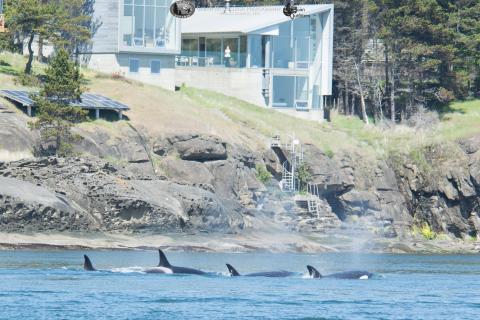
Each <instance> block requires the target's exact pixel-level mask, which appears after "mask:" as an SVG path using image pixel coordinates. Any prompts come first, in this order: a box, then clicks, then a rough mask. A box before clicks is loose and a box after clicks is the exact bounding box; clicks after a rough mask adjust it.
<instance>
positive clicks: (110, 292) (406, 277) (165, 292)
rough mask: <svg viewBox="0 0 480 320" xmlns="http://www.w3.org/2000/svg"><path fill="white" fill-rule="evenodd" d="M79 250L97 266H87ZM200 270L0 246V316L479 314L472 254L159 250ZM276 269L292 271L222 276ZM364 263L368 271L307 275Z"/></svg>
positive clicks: (141, 259)
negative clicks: (352, 276)
mask: <svg viewBox="0 0 480 320" xmlns="http://www.w3.org/2000/svg"><path fill="white" fill-rule="evenodd" d="M84 253H87V254H88V255H89V256H90V258H91V260H92V262H93V264H94V266H95V267H96V268H97V269H100V270H101V271H98V272H85V271H83V269H82V263H83V254H84ZM167 256H168V258H169V260H170V263H172V264H173V265H179V266H190V267H195V268H199V269H202V270H205V271H209V272H211V273H209V274H208V275H206V276H194V275H160V274H145V273H142V272H141V270H143V269H144V268H146V267H151V266H155V265H156V264H157V263H158V256H157V252H156V251H89V252H83V251H4V252H0V319H116V320H118V319H209V320H210V319H479V317H480V255H475V256H474V255H470V256H460V255H428V256H422V255H393V254H348V253H326V254H312V255H310V254H266V253H258V254H245V253H243V254H240V253H239V254H217V253H186V252H182V253H173V252H169V253H167ZM227 262H228V263H230V264H232V265H233V266H235V267H236V268H237V269H238V271H239V272H240V273H242V272H243V273H247V272H255V271H266V270H274V269H277V270H279V269H284V270H289V271H295V272H298V274H297V275H296V276H293V277H290V278H249V277H228V276H226V267H225V263H227ZM307 264H312V265H313V266H316V267H317V268H318V270H319V271H320V272H322V273H324V274H328V273H332V272H338V271H345V270H352V269H366V270H369V271H371V272H374V273H375V274H376V276H375V278H374V279H371V280H334V279H309V278H307V277H306V276H305V274H306V271H307V270H306V268H305V266H306V265H307Z"/></svg>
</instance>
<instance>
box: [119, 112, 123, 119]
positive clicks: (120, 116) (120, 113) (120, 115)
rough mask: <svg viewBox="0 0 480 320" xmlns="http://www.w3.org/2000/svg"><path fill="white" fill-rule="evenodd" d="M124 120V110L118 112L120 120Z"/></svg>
mask: <svg viewBox="0 0 480 320" xmlns="http://www.w3.org/2000/svg"><path fill="white" fill-rule="evenodd" d="M122 119H123V113H122V110H118V120H122Z"/></svg>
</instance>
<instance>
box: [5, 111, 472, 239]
mask: <svg viewBox="0 0 480 320" xmlns="http://www.w3.org/2000/svg"><path fill="white" fill-rule="evenodd" d="M76 131H77V133H79V134H80V135H81V136H82V137H83V140H82V141H81V142H80V143H79V144H78V145H76V151H77V152H79V153H81V154H82V156H81V157H76V158H56V157H50V158H31V157H30V158H28V159H25V157H27V156H31V154H32V150H33V147H34V145H35V139H36V136H35V135H34V134H32V133H31V131H30V130H29V129H28V126H27V119H26V118H25V117H23V116H21V115H18V114H15V113H11V112H8V110H5V109H3V110H2V109H1V108H0V161H3V162H0V230H7V231H25V230H32V231H45V230H57V231H61V230H70V231H83V230H100V231H116V232H117V231H118V232H120V231H135V232H139V231H146V232H184V231H188V232H200V231H202V232H203V231H207V232H213V231H226V232H237V231H239V230H242V229H255V228H261V227H264V228H266V229H267V230H269V228H270V227H272V226H273V225H276V226H278V225H281V226H282V228H287V229H290V230H293V231H295V232H305V233H318V234H324V233H326V232H338V231H339V230H340V229H341V230H355V231H358V230H360V231H362V230H367V231H368V232H373V233H374V234H375V235H378V236H380V237H396V236H400V237H403V236H408V235H409V234H410V231H411V227H412V226H413V225H414V224H417V225H418V224H421V223H424V222H427V223H428V224H429V225H430V226H431V227H432V228H433V230H434V231H436V232H442V233H448V234H451V235H454V236H456V237H465V236H477V235H479V234H480V229H479V228H480V220H479V215H480V200H479V199H480V197H479V195H480V137H478V136H477V137H472V138H470V139H466V140H464V141H460V142H459V143H458V144H455V145H454V146H449V148H448V149H445V147H442V146H432V147H431V148H428V149H426V150H424V154H425V161H423V162H421V163H418V162H415V161H413V160H412V159H409V158H407V157H406V156H404V157H403V158H399V159H396V158H391V159H388V160H378V159H374V160H372V159H369V160H367V159H364V158H362V157H361V156H359V155H356V154H348V153H338V154H335V155H332V154H326V153H324V152H322V150H320V149H319V148H317V147H315V146H313V145H305V146H304V151H305V152H304V158H303V159H304V160H303V164H304V169H305V172H304V173H303V174H304V176H303V177H302V179H303V180H305V181H303V183H304V186H305V185H306V183H308V184H310V185H311V186H315V187H316V188H317V189H318V197H317V198H316V199H315V204H314V205H315V207H316V208H317V207H318V211H317V212H312V210H309V205H308V204H309V202H308V199H309V198H308V194H307V195H305V194H303V193H305V192H302V194H297V195H293V194H288V193H283V192H281V191H280V188H279V182H280V180H281V179H282V169H283V163H284V162H285V161H287V160H288V159H289V156H290V155H289V153H288V151H287V150H284V149H281V148H275V149H273V150H266V151H264V152H263V154H259V153H256V152H254V151H252V150H248V149H246V148H245V147H243V146H241V145H235V144H230V143H227V142H226V141H223V140H222V138H221V137H216V136H211V135H201V134H197V133H175V134H170V135H167V136H164V137H162V138H153V137H146V136H144V135H143V134H142V130H138V129H136V128H134V127H132V126H131V125H129V124H127V123H117V124H116V125H115V126H113V125H112V124H109V123H96V124H95V125H93V126H91V125H89V124H84V125H82V126H80V127H79V128H76ZM19 158H24V159H23V160H18V159H19ZM258 166H260V167H265V168H266V169H267V170H268V172H270V173H271V174H272V179H271V180H270V181H268V182H265V181H264V180H263V182H260V181H259V179H258V177H257V175H258V173H257V167H258ZM304 191H305V190H304Z"/></svg>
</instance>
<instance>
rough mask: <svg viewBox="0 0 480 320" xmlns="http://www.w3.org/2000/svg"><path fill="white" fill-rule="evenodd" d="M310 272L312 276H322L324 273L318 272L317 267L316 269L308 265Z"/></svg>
mask: <svg viewBox="0 0 480 320" xmlns="http://www.w3.org/2000/svg"><path fill="white" fill-rule="evenodd" d="M307 269H308V273H309V274H310V277H312V278H322V274H321V273H320V272H318V270H317V269H315V268H314V267H312V266H307Z"/></svg>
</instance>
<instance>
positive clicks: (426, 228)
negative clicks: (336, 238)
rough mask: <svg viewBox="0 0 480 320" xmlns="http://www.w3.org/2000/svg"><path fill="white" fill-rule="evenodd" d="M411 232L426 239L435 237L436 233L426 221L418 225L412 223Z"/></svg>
mask: <svg viewBox="0 0 480 320" xmlns="http://www.w3.org/2000/svg"><path fill="white" fill-rule="evenodd" d="M412 233H413V235H416V234H421V235H422V236H423V237H424V238H425V239H426V240H433V239H436V238H437V233H436V232H435V231H433V230H432V228H431V227H430V225H429V224H428V223H427V222H424V223H423V224H422V225H421V226H420V227H419V226H417V225H414V226H413V230H412Z"/></svg>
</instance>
